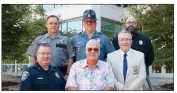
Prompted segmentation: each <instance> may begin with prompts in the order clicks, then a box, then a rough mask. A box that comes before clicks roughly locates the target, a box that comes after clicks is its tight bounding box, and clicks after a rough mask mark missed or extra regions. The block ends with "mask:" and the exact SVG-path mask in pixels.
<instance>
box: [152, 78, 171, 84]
mask: <svg viewBox="0 0 177 93" xmlns="http://www.w3.org/2000/svg"><path fill="white" fill-rule="evenodd" d="M150 81H151V83H152V85H164V84H170V83H174V79H173V78H159V77H150Z"/></svg>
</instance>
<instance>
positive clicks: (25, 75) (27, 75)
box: [21, 71, 30, 81]
mask: <svg viewBox="0 0 177 93" xmlns="http://www.w3.org/2000/svg"><path fill="white" fill-rule="evenodd" d="M29 74H30V73H29V72H28V71H24V72H23V73H22V76H21V80H22V81H25V80H26V79H27V78H28V77H29Z"/></svg>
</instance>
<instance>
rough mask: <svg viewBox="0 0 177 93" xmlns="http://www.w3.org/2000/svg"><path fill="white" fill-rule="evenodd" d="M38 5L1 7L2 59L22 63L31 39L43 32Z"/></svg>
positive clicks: (42, 22) (41, 12)
mask: <svg viewBox="0 0 177 93" xmlns="http://www.w3.org/2000/svg"><path fill="white" fill-rule="evenodd" d="M41 15H44V14H43V9H42V8H41V7H40V5H15V4H3V5H2V59H3V61H5V62H7V61H9V62H12V61H13V60H18V61H17V62H23V61H24V60H27V59H26V55H25V52H26V50H27V48H28V46H29V45H30V44H31V43H32V41H33V39H34V38H35V37H36V36H37V35H39V34H42V33H43V32H45V27H44V20H43V19H40V18H37V16H41Z"/></svg>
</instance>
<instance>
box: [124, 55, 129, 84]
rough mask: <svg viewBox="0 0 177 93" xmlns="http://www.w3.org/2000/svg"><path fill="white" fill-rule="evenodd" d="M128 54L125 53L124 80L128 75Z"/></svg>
mask: <svg viewBox="0 0 177 93" xmlns="http://www.w3.org/2000/svg"><path fill="white" fill-rule="evenodd" d="M126 56H127V54H124V60H123V75H124V81H125V79H126V75H127V68H128V67H127V58H126Z"/></svg>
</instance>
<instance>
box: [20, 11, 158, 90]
mask: <svg viewBox="0 0 177 93" xmlns="http://www.w3.org/2000/svg"><path fill="white" fill-rule="evenodd" d="M96 21H97V18H96V13H95V12H94V11H93V10H91V9H89V10H86V11H85V12H84V13H83V27H84V28H85V31H83V32H80V33H79V34H77V35H76V36H74V37H72V39H71V40H70V39H69V38H68V37H67V36H62V35H60V34H59V18H58V17H57V16H55V15H50V16H48V17H47V21H46V28H47V30H48V33H47V34H44V35H41V36H38V37H37V38H36V39H35V40H34V42H33V43H32V44H31V46H30V47H29V48H28V50H27V54H28V55H29V56H30V65H31V66H30V67H28V68H27V69H25V70H24V72H23V73H22V75H21V84H20V90H53V91H55V90H142V89H143V84H144V83H145V80H146V73H147V72H148V71H147V72H146V68H148V66H150V65H151V64H152V62H153V59H154V54H153V48H152V44H151V41H150V40H149V38H147V37H145V36H143V35H141V34H139V33H137V30H138V22H137V20H136V19H135V18H134V17H129V18H128V19H127V20H126V23H125V28H126V30H125V31H121V32H120V33H119V34H118V35H117V36H116V37H115V38H114V40H113V45H114V46H113V45H112V43H111V42H110V40H109V38H108V37H107V36H105V35H104V34H102V33H100V32H97V31H96V24H97V23H96ZM114 47H115V48H114ZM115 49H116V50H115ZM106 59H107V61H106ZM147 75H148V74H147Z"/></svg>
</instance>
